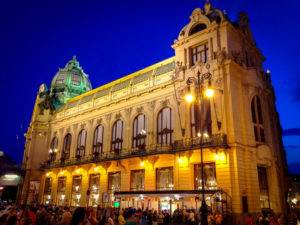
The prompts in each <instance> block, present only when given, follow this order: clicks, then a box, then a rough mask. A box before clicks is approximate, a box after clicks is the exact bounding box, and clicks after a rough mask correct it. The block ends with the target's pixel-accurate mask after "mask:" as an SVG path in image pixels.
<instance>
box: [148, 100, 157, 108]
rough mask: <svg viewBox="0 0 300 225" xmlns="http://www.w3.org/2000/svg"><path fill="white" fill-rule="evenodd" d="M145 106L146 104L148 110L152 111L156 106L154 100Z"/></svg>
mask: <svg viewBox="0 0 300 225" xmlns="http://www.w3.org/2000/svg"><path fill="white" fill-rule="evenodd" d="M147 104H148V107H149V109H151V110H153V109H154V108H155V105H156V100H153V101H151V102H148V103H147Z"/></svg>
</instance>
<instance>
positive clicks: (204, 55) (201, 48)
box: [191, 43, 208, 66]
mask: <svg viewBox="0 0 300 225" xmlns="http://www.w3.org/2000/svg"><path fill="white" fill-rule="evenodd" d="M207 59H208V44H207V43H205V44H203V45H198V46H196V47H193V48H191V63H192V66H193V65H195V64H196V62H203V63H206V62H207Z"/></svg>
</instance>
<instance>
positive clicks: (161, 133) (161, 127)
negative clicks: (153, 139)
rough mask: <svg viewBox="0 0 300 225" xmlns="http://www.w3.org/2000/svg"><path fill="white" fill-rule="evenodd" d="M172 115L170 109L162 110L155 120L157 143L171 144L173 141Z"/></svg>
mask: <svg viewBox="0 0 300 225" xmlns="http://www.w3.org/2000/svg"><path fill="white" fill-rule="evenodd" d="M173 131H174V115H173V111H172V109H171V108H164V109H162V110H161V111H160V112H159V114H158V119H157V143H158V144H171V143H172V141H173Z"/></svg>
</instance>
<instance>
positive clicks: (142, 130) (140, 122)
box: [132, 114, 147, 149]
mask: <svg viewBox="0 0 300 225" xmlns="http://www.w3.org/2000/svg"><path fill="white" fill-rule="evenodd" d="M146 130H147V128H146V116H145V114H140V115H138V116H137V117H136V118H135V120H134V123H133V138H132V147H133V148H139V149H144V147H145V145H146Z"/></svg>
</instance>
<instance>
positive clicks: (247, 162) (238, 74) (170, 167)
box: [23, 1, 287, 224]
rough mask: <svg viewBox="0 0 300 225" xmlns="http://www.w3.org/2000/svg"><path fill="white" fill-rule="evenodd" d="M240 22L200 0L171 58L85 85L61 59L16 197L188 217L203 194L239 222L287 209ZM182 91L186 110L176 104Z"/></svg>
mask: <svg viewBox="0 0 300 225" xmlns="http://www.w3.org/2000/svg"><path fill="white" fill-rule="evenodd" d="M238 18H239V20H238V21H236V22H232V21H230V20H229V19H228V18H227V17H226V15H225V14H224V12H222V11H220V10H218V9H215V8H214V7H213V6H212V5H211V4H210V2H209V1H207V2H206V3H205V5H204V9H200V8H197V9H195V10H194V11H193V12H192V14H191V16H190V22H189V23H188V24H187V25H186V26H184V28H183V29H182V30H181V31H180V32H179V36H178V40H176V41H174V45H173V46H172V48H173V49H174V52H175V56H174V57H172V58H169V59H167V60H164V61H162V62H159V63H157V64H155V65H152V66H149V67H147V68H144V69H142V70H140V71H137V72H135V73H133V74H130V75H128V76H125V77H122V78H120V79H119V80H116V81H114V82H111V83H108V84H106V85H104V86H101V87H98V88H95V89H92V88H91V84H90V81H89V79H88V76H87V75H86V74H85V73H84V72H83V70H82V68H81V67H80V66H79V63H78V61H77V60H76V58H75V57H74V58H73V59H72V60H71V61H69V62H68V64H67V65H66V67H65V68H64V69H61V70H59V71H58V72H57V74H56V75H55V77H54V79H53V81H52V83H51V86H50V89H49V90H48V89H47V87H46V85H44V84H43V85H41V87H40V90H39V92H38V95H37V99H36V103H35V106H34V110H33V115H32V120H31V123H30V126H29V128H28V131H27V133H26V134H25V136H26V144H25V153H24V163H25V164H26V166H27V167H26V178H25V183H24V188H23V199H24V200H25V201H27V202H28V203H30V202H31V201H38V202H42V203H46V204H49V203H55V204H57V205H61V206H62V205H70V206H79V205H81V206H84V205H86V204H89V205H98V204H100V205H101V206H107V205H112V204H113V205H115V206H119V205H120V206H121V207H128V206H134V207H142V208H146V207H148V208H155V209H158V208H161V209H169V210H171V211H173V210H174V209H176V208H183V207H185V208H195V209H197V210H198V209H199V205H200V203H201V202H200V201H201V193H202V191H204V192H205V199H206V202H207V204H208V205H209V207H210V208H211V210H213V211H217V210H220V211H222V212H223V213H224V214H225V213H226V214H228V215H232V217H233V218H234V221H236V222H235V223H237V224H238V221H239V222H240V223H243V222H244V218H245V216H246V215H247V213H248V212H250V213H253V214H254V215H256V214H258V213H260V212H261V210H262V209H268V210H272V211H274V212H275V213H282V212H285V211H286V206H285V202H286V199H285V193H284V192H285V188H286V187H285V184H284V183H285V174H286V172H287V165H286V159H285V151H284V149H283V145H282V140H281V127H280V123H279V118H278V113H277V111H276V107H275V95H274V90H273V87H272V85H271V80H270V72H264V70H263V61H264V60H265V58H264V57H263V55H262V53H261V51H260V50H259V49H258V48H257V46H256V43H255V41H254V38H253V36H252V33H251V30H250V28H249V20H248V17H247V15H246V13H244V12H242V13H240V14H239V15H238ZM208 88H209V89H210V90H213V91H214V95H213V97H212V98H206V97H205V95H204V94H203V93H204V91H205V90H206V89H208ZM188 93H193V94H194V96H196V100H194V102H192V103H188V102H186V101H185V100H184V98H185V96H186V95H187V94H188ZM201 149H202V150H203V161H204V165H203V169H204V176H203V179H202V175H201V169H202V166H201V163H200V162H201V154H200V153H201ZM202 180H204V185H205V188H204V190H202ZM32 193H35V194H32Z"/></svg>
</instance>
